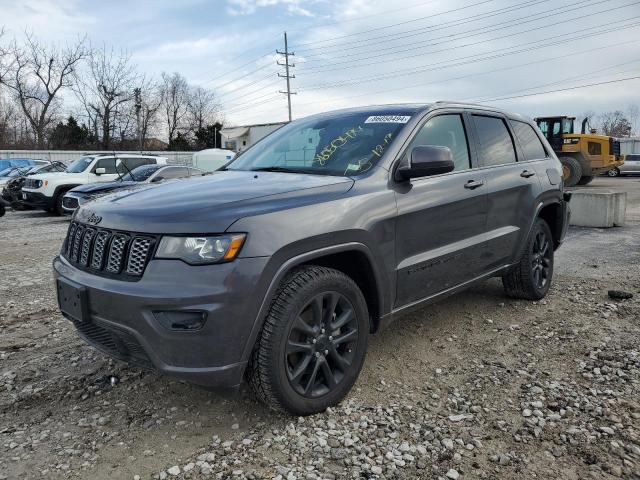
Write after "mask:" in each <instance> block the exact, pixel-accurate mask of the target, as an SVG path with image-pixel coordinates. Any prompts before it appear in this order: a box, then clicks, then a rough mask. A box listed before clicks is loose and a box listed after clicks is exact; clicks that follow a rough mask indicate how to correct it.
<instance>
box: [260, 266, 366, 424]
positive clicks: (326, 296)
mask: <svg viewBox="0 0 640 480" xmlns="http://www.w3.org/2000/svg"><path fill="white" fill-rule="evenodd" d="M368 334H369V314H368V311H367V304H366V301H365V299H364V296H363V295H362V292H361V291H360V289H359V288H358V286H357V285H356V284H355V282H354V281H353V280H352V279H351V278H349V277H348V276H347V275H345V274H344V273H342V272H340V271H337V270H334V269H331V268H326V267H319V266H313V265H310V266H305V267H301V268H299V269H296V270H294V271H293V272H291V273H290V274H289V275H287V277H286V278H285V279H284V280H283V282H282V284H281V285H280V287H279V288H278V291H277V292H276V295H275V298H274V299H273V301H272V303H271V307H270V308H269V312H268V314H267V317H266V319H265V321H264V326H263V328H262V331H261V333H260V336H259V337H258V340H257V342H256V345H255V347H254V350H253V353H252V358H251V361H250V364H249V367H248V369H247V380H248V382H249V384H250V386H251V388H252V390H253V391H254V392H255V393H256V396H257V397H258V398H259V399H260V400H261V401H262V402H264V403H265V404H267V405H268V406H269V407H271V408H273V409H274V410H280V411H285V412H288V413H290V414H293V415H312V414H314V413H319V412H322V411H324V410H326V409H327V407H330V406H332V405H335V404H337V403H338V402H340V401H341V400H342V399H343V398H344V397H345V395H346V394H347V393H348V392H349V390H351V387H352V386H353V384H354V383H355V381H356V379H357V378H358V374H359V373H360V370H361V369H362V365H363V363H364V359H365V355H366V350H367V341H368V338H367V337H368Z"/></svg>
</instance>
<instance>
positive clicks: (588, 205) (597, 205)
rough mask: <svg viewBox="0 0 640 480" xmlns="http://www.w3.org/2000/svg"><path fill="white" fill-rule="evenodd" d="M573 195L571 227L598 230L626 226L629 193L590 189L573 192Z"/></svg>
mask: <svg viewBox="0 0 640 480" xmlns="http://www.w3.org/2000/svg"><path fill="white" fill-rule="evenodd" d="M571 194H572V195H571V202H570V203H569V204H570V206H571V221H570V222H569V223H570V224H571V225H575V226H577V227H598V228H609V227H621V226H623V225H624V223H625V215H626V211H627V192H612V191H610V190H596V189H594V188H590V189H588V190H587V189H584V190H582V189H577V190H572V191H571Z"/></svg>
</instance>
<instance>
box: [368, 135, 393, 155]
mask: <svg viewBox="0 0 640 480" xmlns="http://www.w3.org/2000/svg"><path fill="white" fill-rule="evenodd" d="M392 138H393V133H387V134H386V135H385V136H384V140H383V141H382V143H381V144H380V145H376V146H375V147H373V149H372V150H371V153H373V154H374V155H375V156H376V157H378V158H380V157H382V153H383V152H384V148H385V147H386V146H387V145H389V143H390V142H391V139H392Z"/></svg>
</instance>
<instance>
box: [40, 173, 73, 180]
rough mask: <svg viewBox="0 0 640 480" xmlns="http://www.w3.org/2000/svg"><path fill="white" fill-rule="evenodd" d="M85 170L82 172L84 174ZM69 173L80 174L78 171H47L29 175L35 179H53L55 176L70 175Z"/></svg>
mask: <svg viewBox="0 0 640 480" xmlns="http://www.w3.org/2000/svg"><path fill="white" fill-rule="evenodd" d="M82 173H84V172H81V173H80V174H82ZM69 175H78V174H77V173H67V172H47V173H36V174H34V175H29V178H33V179H35V180H51V179H53V178H60V177H68V176H69Z"/></svg>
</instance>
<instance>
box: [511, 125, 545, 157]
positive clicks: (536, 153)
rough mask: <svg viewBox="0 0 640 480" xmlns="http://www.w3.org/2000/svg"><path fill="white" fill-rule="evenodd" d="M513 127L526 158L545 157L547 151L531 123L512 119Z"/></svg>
mask: <svg viewBox="0 0 640 480" xmlns="http://www.w3.org/2000/svg"><path fill="white" fill-rule="evenodd" d="M511 127H512V128H513V131H514V132H515V134H516V138H517V139H518V141H519V142H520V146H521V147H522V154H523V156H524V160H536V159H541V158H545V157H546V156H547V152H546V151H545V149H544V146H543V145H542V142H541V141H540V138H539V137H538V135H536V132H535V130H534V129H533V127H532V126H531V125H529V124H528V123H524V122H519V121H517V120H511Z"/></svg>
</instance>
